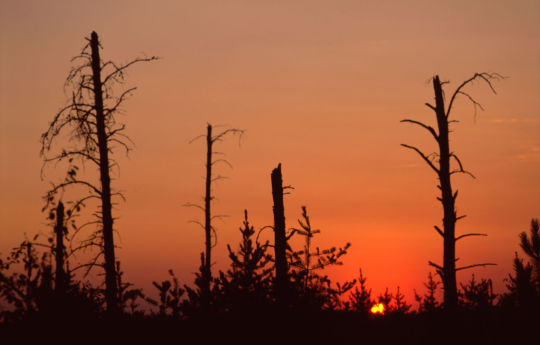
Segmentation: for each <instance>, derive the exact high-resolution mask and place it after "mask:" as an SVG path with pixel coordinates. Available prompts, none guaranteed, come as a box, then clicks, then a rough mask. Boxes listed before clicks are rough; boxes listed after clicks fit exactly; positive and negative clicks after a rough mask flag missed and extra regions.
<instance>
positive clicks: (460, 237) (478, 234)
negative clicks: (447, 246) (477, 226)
mask: <svg viewBox="0 0 540 345" xmlns="http://www.w3.org/2000/svg"><path fill="white" fill-rule="evenodd" d="M469 236H487V234H481V233H470V234H464V235H460V236H458V237H456V239H455V241H457V240H460V239H462V238H465V237H469Z"/></svg>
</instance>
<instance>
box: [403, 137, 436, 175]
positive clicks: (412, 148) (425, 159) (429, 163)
mask: <svg viewBox="0 0 540 345" xmlns="http://www.w3.org/2000/svg"><path fill="white" fill-rule="evenodd" d="M401 146H403V147H406V148H408V149H411V150H414V151H416V152H417V153H418V154H419V155H420V157H422V159H423V160H424V161H425V162H426V163H427V164H428V165H429V166H430V167H431V169H433V170H434V171H435V172H436V173H437V174H439V169H437V168H436V167H435V165H433V163H432V162H431V161H430V160H429V159H428V158H427V157H426V155H425V154H424V153H423V152H422V151H420V150H419V149H417V148H416V147H414V146H410V145H406V144H401Z"/></svg>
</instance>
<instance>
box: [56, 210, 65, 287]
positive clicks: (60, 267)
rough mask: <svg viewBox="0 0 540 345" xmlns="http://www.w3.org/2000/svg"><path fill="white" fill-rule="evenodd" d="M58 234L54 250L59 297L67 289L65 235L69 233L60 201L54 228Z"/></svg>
mask: <svg viewBox="0 0 540 345" xmlns="http://www.w3.org/2000/svg"><path fill="white" fill-rule="evenodd" d="M54 232H55V234H56V247H55V248H54V252H55V258H56V273H55V284H54V288H55V292H56V294H57V295H58V296H63V295H64V294H65V288H66V272H65V271H64V256H65V253H66V250H65V247H64V235H65V234H66V232H67V229H66V227H65V226H64V204H63V203H62V202H61V201H60V202H58V206H57V207H56V226H55V227H54Z"/></svg>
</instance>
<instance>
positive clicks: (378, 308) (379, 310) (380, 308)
mask: <svg viewBox="0 0 540 345" xmlns="http://www.w3.org/2000/svg"><path fill="white" fill-rule="evenodd" d="M385 309H386V308H385V307H384V304H382V303H377V304H375V305H374V306H373V307H371V313H372V314H381V315H382V314H384V310H385Z"/></svg>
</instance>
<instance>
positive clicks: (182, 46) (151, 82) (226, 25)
mask: <svg viewBox="0 0 540 345" xmlns="http://www.w3.org/2000/svg"><path fill="white" fill-rule="evenodd" d="M92 30H96V31H97V32H98V34H99V35H100V38H101V43H102V45H103V47H104V50H103V52H102V56H103V57H104V58H107V59H112V60H115V61H118V62H127V61H128V60H129V59H131V58H133V57H136V56H141V55H143V54H147V55H157V56H159V57H161V58H162V59H161V60H159V61H157V62H152V63H149V64H143V65H137V66H134V67H133V68H132V69H131V71H130V72H129V75H128V82H127V84H126V85H127V86H137V87H138V90H137V91H136V92H135V94H134V96H133V97H132V98H131V99H129V100H128V102H127V103H126V104H125V107H124V115H122V117H121V120H122V121H123V122H124V123H126V124H127V126H128V127H127V128H128V129H127V133H128V134H129V135H130V137H131V139H132V140H133V141H134V143H135V147H134V150H133V152H132V153H131V154H130V156H129V158H126V157H124V156H123V155H122V154H121V153H120V152H117V153H116V157H117V159H118V161H119V163H120V166H121V170H120V172H119V173H117V174H116V175H115V177H116V180H115V181H114V187H115V188H116V189H117V190H122V191H124V192H125V195H126V197H127V202H125V203H122V204H120V205H119V206H118V208H117V210H116V216H118V217H119V219H118V220H117V221H116V223H115V225H116V229H117V230H118V232H119V237H118V241H119V244H120V246H121V249H119V251H118V257H119V258H120V260H121V261H122V267H123V269H124V271H125V276H126V278H127V280H129V281H131V282H133V283H135V285H136V286H139V287H143V288H144V289H145V291H146V292H150V293H153V291H152V288H151V281H152V280H160V279H164V278H166V276H167V269H169V268H172V269H174V270H175V271H176V272H177V275H178V276H179V277H180V278H181V280H182V281H183V282H186V283H191V282H192V280H193V276H192V273H193V272H195V271H196V270H197V267H198V258H199V253H200V252H201V251H202V250H203V241H204V240H203V231H202V230H201V229H199V228H198V227H197V226H196V225H194V224H191V223H188V221H189V220H190V219H202V215H201V214H200V213H199V212H198V211H197V210H196V209H194V208H186V207H183V205H184V204H185V203H188V202H200V201H201V200H202V193H203V191H204V186H203V175H204V158H205V157H204V150H205V147H204V142H203V141H197V142H194V143H192V144H189V141H190V139H192V138H194V137H196V136H197V135H199V134H202V133H204V131H205V125H206V123H207V122H210V123H212V124H215V125H225V126H230V127H236V128H241V129H245V130H246V133H245V135H244V137H243V138H242V141H241V145H240V146H239V145H238V140H237V139H236V138H232V137H231V138H228V139H227V140H226V141H225V142H223V143H222V144H220V147H219V149H220V150H221V151H223V152H226V154H227V159H228V160H229V162H230V163H231V164H232V165H233V169H230V168H229V167H227V166H225V165H222V166H220V167H219V168H218V173H219V174H221V175H225V176H227V177H228V179H226V180H222V181H220V182H218V183H217V185H216V186H215V194H216V197H217V199H216V202H215V206H214V209H215V212H216V214H225V215H228V216H229V217H228V218H225V219H223V220H222V221H218V222H217V223H216V226H217V228H218V235H219V238H218V245H217V247H216V248H215V253H216V254H215V256H214V258H215V259H216V264H215V266H214V272H216V271H217V270H218V269H223V268H225V267H226V266H227V265H228V264H229V260H228V258H227V257H226V244H227V243H231V244H233V246H236V244H237V243H238V241H239V232H238V227H239V226H240V225H241V221H242V215H243V209H244V208H248V210H249V212H250V220H251V222H252V223H253V224H254V225H255V226H256V227H257V228H262V227H263V226H265V225H271V224H272V222H273V218H272V200H271V187H270V171H271V169H272V168H274V167H275V166H276V165H277V164H278V162H281V163H282V164H283V173H284V182H285V184H290V185H292V186H294V188H295V189H294V190H293V191H292V193H291V194H290V195H288V196H287V197H286V200H285V208H286V217H287V226H296V225H297V223H296V219H297V218H299V216H300V214H301V209H300V207H301V205H306V206H307V207H308V212H309V214H310V215H311V221H312V224H313V226H314V227H316V228H319V229H321V230H322V233H321V235H320V236H318V238H316V239H315V245H319V246H321V247H330V246H333V245H344V244H345V243H346V242H347V241H350V242H351V243H352V247H351V249H350V251H349V254H348V255H347V256H346V257H345V259H344V266H342V267H338V268H334V269H331V270H329V273H330V274H331V276H332V277H334V278H336V279H338V280H344V279H352V278H355V277H356V276H357V272H358V269H359V268H362V269H363V271H364V274H365V275H366V276H367V278H368V285H369V286H370V287H372V288H373V290H374V293H375V294H378V293H381V292H383V290H384V288H385V287H389V288H390V289H391V290H395V288H396V287H397V285H400V286H401V288H402V291H403V292H404V293H405V294H406V295H407V296H408V297H409V298H410V297H411V296H412V295H413V289H417V290H419V291H424V288H423V285H422V282H423V281H425V280H426V276H427V274H428V272H429V271H430V270H431V269H430V267H429V266H428V265H427V262H428V260H433V261H436V262H439V263H440V262H441V261H442V240H441V239H440V237H439V236H438V235H437V234H436V232H435V231H434V230H433V225H434V224H439V223H440V222H441V218H442V210H441V206H440V204H439V203H438V202H437V200H436V199H435V197H436V196H437V189H436V187H435V186H436V177H435V176H434V174H433V173H432V171H431V170H430V169H429V168H428V167H427V166H426V165H425V164H424V163H423V162H422V161H421V160H420V159H419V157H418V156H417V155H415V154H414V153H413V152H410V151H408V150H405V149H403V148H401V147H400V145H399V144H400V143H408V144H411V145H418V146H419V147H421V148H422V149H424V150H425V151H426V152H432V151H434V150H435V148H436V147H435V146H434V143H433V142H431V140H430V136H429V134H427V132H426V133H425V132H424V131H423V130H421V129H419V128H416V127H415V126H411V125H406V124H400V123H399V120H400V119H403V118H414V119H417V120H421V121H424V122H427V123H431V124H434V123H435V119H434V114H433V112H432V111H431V110H430V109H428V108H427V107H425V106H424V103H425V102H431V101H432V99H433V91H432V87H431V84H430V83H429V80H430V78H431V77H432V76H433V75H435V74H439V75H440V76H441V78H442V79H443V80H449V81H451V83H450V84H449V85H447V95H448V93H449V92H451V91H452V90H453V89H454V88H455V87H456V86H457V85H459V83H460V82H461V81H463V80H464V79H466V78H468V77H470V76H471V75H473V74H474V73H475V72H498V73H501V74H502V75H504V76H507V77H508V78H507V79H505V80H503V81H501V82H498V83H495V84H494V86H495V88H496V89H497V95H493V94H492V93H491V92H490V91H489V89H488V88H487V87H486V86H485V85H483V84H481V83H474V84H473V85H471V87H470V88H469V89H468V90H469V92H470V93H471V94H472V95H474V96H475V97H476V99H477V100H478V101H479V102H481V103H482V104H483V105H484V108H485V111H484V112H481V111H480V112H478V114H477V115H476V116H475V114H474V110H473V107H472V105H471V104H470V103H467V101H466V100H465V99H461V100H460V101H459V102H458V103H457V105H456V107H455V108H454V112H453V116H454V118H455V119H458V120H460V123H459V124H456V125H455V126H454V127H453V129H454V132H453V133H452V137H451V145H452V146H453V149H454V151H455V152H457V153H458V154H459V155H460V158H461V160H462V162H463V163H464V165H465V167H466V168H467V169H468V170H470V171H472V172H473V173H474V174H475V175H476V176H477V179H476V180H473V179H471V178H469V177H466V176H458V177H456V178H455V180H454V187H457V188H458V189H459V190H460V194H459V197H458V201H457V209H458V212H460V213H465V214H467V215H468V217H467V218H466V219H464V220H463V221H461V222H460V223H458V227H457V233H458V234H462V233H467V232H485V233H488V234H489V236H488V237H486V238H472V239H468V240H464V241H463V243H458V249H457V256H458V257H460V258H461V259H460V261H459V263H462V264H464V265H467V264H473V263H478V262H495V263H497V264H498V266H496V267H489V268H485V269H483V268H480V269H476V270H474V271H465V272H460V273H458V279H459V280H460V281H464V280H468V279H470V277H471V273H473V272H474V273H475V274H476V276H477V277H491V278H492V279H493V280H494V284H495V288H496V289H497V291H501V290H502V288H503V286H504V283H503V278H504V277H506V275H507V274H508V273H509V272H510V271H511V264H512V258H513V256H514V252H515V251H518V234H519V232H521V231H525V230H528V228H529V223H530V220H531V218H533V217H540V180H539V176H540V135H539V133H540V97H539V95H540V3H539V2H538V1H536V0H535V1H516V0H511V1H494V0H489V1H487V0H486V1H474V2H472V1H461V0H459V1H455V0H454V1H436V2H435V1H314V0H305V1H279V0H274V1H247V0H246V1H152V2H150V1H114V2H111V1H92V2H88V1H85V2H83V1H53V0H49V1H19V0H17V1H16V0H3V1H2V2H1V3H0V188H1V191H2V192H1V193H0V229H1V230H0V253H1V254H2V255H6V254H7V253H8V251H9V249H10V248H12V247H14V246H15V245H17V244H18V243H19V242H21V241H22V240H23V238H24V233H27V234H28V235H29V236H31V235H33V234H35V233H38V232H42V233H47V232H49V231H50V229H49V228H47V226H46V225H45V224H46V217H45V214H43V213H41V207H42V206H43V202H42V200H41V196H42V195H43V194H44V192H45V191H46V189H47V187H48V181H50V180H54V181H58V180H59V178H61V176H62V174H63V171H62V170H60V171H59V172H57V173H55V172H54V171H52V169H49V170H47V175H46V177H45V180H43V181H42V180H41V179H40V168H41V164H42V161H41V158H40V157H39V149H40V144H39V138H40V134H41V133H42V132H43V131H45V130H46V128H47V126H48V123H49V121H51V119H52V117H53V116H54V114H55V113H56V112H57V111H58V110H59V108H60V107H61V106H62V105H64V104H65V103H66V101H67V100H66V94H69V91H67V93H66V92H64V90H63V84H64V80H65V78H66V76H67V73H68V71H69V69H70V67H71V64H70V58H71V57H73V56H75V55H77V53H78V52H79V51H80V49H81V48H82V46H83V45H84V44H85V42H86V41H85V40H84V38H85V37H88V36H89V34H90V32H91V31H92ZM269 235H270V232H268V233H266V234H265V233H263V234H262V235H261V236H262V237H265V236H268V238H270V237H269ZM460 242H461V241H460Z"/></svg>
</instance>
